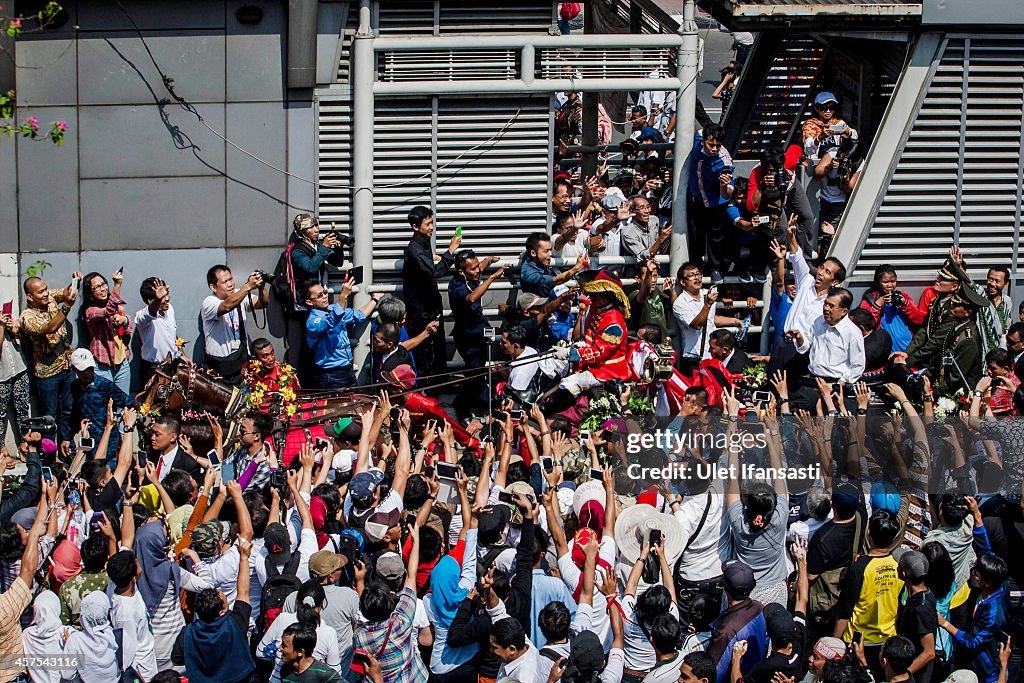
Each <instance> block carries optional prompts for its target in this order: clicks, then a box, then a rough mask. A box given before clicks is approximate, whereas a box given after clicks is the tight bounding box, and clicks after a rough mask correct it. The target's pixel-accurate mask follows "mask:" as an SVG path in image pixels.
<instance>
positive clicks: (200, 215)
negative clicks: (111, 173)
mask: <svg viewBox="0 0 1024 683" xmlns="http://www.w3.org/2000/svg"><path fill="white" fill-rule="evenodd" d="M140 235H142V236H144V237H143V240H140ZM223 244H224V179H223V178H220V177H216V178H214V177H208V178H124V179H109V180H83V181H82V247H83V249H87V250H94V249H96V250H107V249H111V250H121V249H124V248H125V247H126V246H143V245H144V246H146V247H149V248H151V249H185V248H189V247H220V246H223Z"/></svg>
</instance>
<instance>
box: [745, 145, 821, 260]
mask: <svg viewBox="0 0 1024 683" xmlns="http://www.w3.org/2000/svg"><path fill="white" fill-rule="evenodd" d="M798 161H799V149H798V148H797V147H796V146H793V147H791V148H790V150H788V151H786V152H784V151H783V150H782V148H781V147H769V148H768V149H766V150H765V151H764V152H762V154H761V163H760V164H759V165H758V166H755V167H754V169H753V170H752V171H751V172H750V184H749V187H748V191H747V210H749V211H751V212H753V213H756V214H757V215H758V216H767V217H768V221H767V223H765V224H763V225H762V226H761V227H762V228H764V229H766V230H767V231H768V232H769V233H770V234H771V236H772V237H774V238H775V239H778V240H779V241H780V242H781V241H782V236H783V234H784V232H785V230H786V226H787V223H788V221H789V216H791V215H792V214H795V215H796V216H798V227H799V230H798V231H797V239H798V242H799V244H800V249H801V250H802V252H803V254H804V255H805V258H808V259H810V257H811V255H812V254H813V253H814V251H815V249H816V247H817V241H818V240H817V236H818V233H817V230H816V228H815V227H814V213H813V212H812V211H811V205H810V203H809V201H808V199H807V193H806V192H805V191H804V188H803V185H801V184H800V183H799V182H797V178H796V173H795V171H794V169H795V168H796V165H797V162H798ZM783 214H785V215H786V218H785V219H783V218H782V216H783ZM790 251H791V252H792V249H791V250H790ZM819 251H820V250H819Z"/></svg>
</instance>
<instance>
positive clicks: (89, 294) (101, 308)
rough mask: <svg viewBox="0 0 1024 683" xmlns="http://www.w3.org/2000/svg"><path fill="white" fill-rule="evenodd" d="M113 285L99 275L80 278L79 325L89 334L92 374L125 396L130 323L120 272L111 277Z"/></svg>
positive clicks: (128, 387) (122, 275)
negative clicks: (93, 369)
mask: <svg viewBox="0 0 1024 683" xmlns="http://www.w3.org/2000/svg"><path fill="white" fill-rule="evenodd" d="M111 280H113V282H114V286H113V287H111V286H110V285H109V283H107V279H106V278H105V277H103V275H101V274H100V273H89V274H88V275H86V276H85V277H84V278H83V279H82V307H81V308H80V309H79V313H78V318H79V324H80V325H82V326H84V327H85V328H86V329H87V330H88V331H89V337H90V341H89V351H90V352H92V355H93V357H95V359H96V365H95V367H96V374H97V375H98V376H100V377H103V378H104V379H107V380H109V381H111V382H113V383H114V385H115V386H117V388H118V389H120V390H121V391H123V392H124V393H125V394H127V393H129V392H130V391H131V380H132V376H131V369H130V368H129V360H130V359H131V351H130V350H129V348H128V347H129V344H130V343H131V338H132V332H133V331H134V330H135V324H134V321H133V320H132V319H131V318H129V317H128V316H127V315H126V314H125V312H124V304H125V301H124V299H122V298H121V285H122V284H123V283H124V272H123V269H121V268H119V269H118V270H117V271H115V272H114V274H113V275H112V276H111Z"/></svg>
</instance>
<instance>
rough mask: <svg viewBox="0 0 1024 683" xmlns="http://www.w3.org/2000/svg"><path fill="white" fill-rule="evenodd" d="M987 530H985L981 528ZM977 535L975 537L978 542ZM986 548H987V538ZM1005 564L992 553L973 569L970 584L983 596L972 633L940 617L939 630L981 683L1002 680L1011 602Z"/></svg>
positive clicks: (978, 605)
mask: <svg viewBox="0 0 1024 683" xmlns="http://www.w3.org/2000/svg"><path fill="white" fill-rule="evenodd" d="M981 528H982V530H984V529H985V527H984V526H982V527H981ZM977 537H978V534H977V533H975V539H976V541H977ZM985 539H986V540H985V541H982V544H983V545H986V546H987V536H986V537H985ZM1009 574H1010V572H1009V569H1008V568H1007V566H1006V561H1005V560H1003V558H1001V557H999V556H998V555H993V554H991V552H988V553H985V554H981V553H979V554H978V559H977V561H976V562H975V563H974V566H973V567H972V568H971V578H970V584H971V588H974V589H976V590H978V591H979V592H980V595H979V596H978V602H977V603H976V604H975V606H974V615H973V619H972V620H971V629H970V630H969V631H962V630H960V629H958V628H957V627H956V626H953V624H951V623H949V620H948V619H946V618H945V617H944V616H942V615H941V614H939V615H938V621H939V628H941V629H942V630H944V631H946V632H947V633H949V634H950V635H951V636H953V643H954V647H955V648H957V649H958V650H961V652H962V653H963V655H964V661H970V663H971V664H970V668H971V669H972V670H973V671H974V672H975V673H977V674H978V680H979V681H980V682H981V683H995V682H996V681H997V680H998V679H999V669H1000V664H999V638H998V637H997V636H998V635H999V631H1000V630H1002V629H1004V628H1005V627H1006V610H1007V607H1008V603H1009V598H1008V595H1007V590H1006V580H1007V578H1009Z"/></svg>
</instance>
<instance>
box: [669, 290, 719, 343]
mask: <svg viewBox="0 0 1024 683" xmlns="http://www.w3.org/2000/svg"><path fill="white" fill-rule="evenodd" d="M707 293H708V290H706V289H701V290H700V294H699V295H698V297H697V298H696V299H694V298H693V297H692V296H690V295H689V294H687V293H686V292H685V291H684V292H680V293H679V296H677V297H676V300H675V302H674V303H673V304H672V314H673V315H674V316H675V317H676V322H677V323H678V324H679V330H680V332H681V333H682V335H683V355H684V356H698V355H699V356H700V357H701V359H704V358H710V357H711V344H709V343H708V342H707V340H705V341H704V353H703V355H702V354H701V352H700V347H701V330H695V329H693V328H692V327H690V322H691V321H692V320H693V319H694V318H696V317H697V315H699V314H700V312H701V310H703V308H704V297H705V296H707ZM716 308H718V303H715V304H714V305H712V306H711V310H710V311H708V321H707V324H706V325H705V326H704V334H705V335H707V336H708V337H710V336H711V333H712V332H714V331H715V330H716V329H717V328H716V327H715V309H716Z"/></svg>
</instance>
